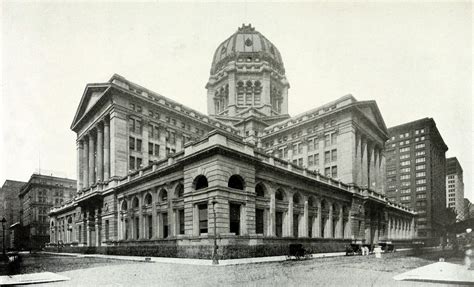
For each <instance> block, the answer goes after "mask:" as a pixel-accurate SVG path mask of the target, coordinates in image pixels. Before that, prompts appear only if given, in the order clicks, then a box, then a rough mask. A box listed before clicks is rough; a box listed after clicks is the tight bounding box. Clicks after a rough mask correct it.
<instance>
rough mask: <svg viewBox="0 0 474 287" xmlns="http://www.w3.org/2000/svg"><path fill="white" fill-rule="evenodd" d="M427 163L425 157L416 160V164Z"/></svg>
mask: <svg viewBox="0 0 474 287" xmlns="http://www.w3.org/2000/svg"><path fill="white" fill-rule="evenodd" d="M425 161H426V158H425V157H420V158H417V159H415V163H420V162H425Z"/></svg>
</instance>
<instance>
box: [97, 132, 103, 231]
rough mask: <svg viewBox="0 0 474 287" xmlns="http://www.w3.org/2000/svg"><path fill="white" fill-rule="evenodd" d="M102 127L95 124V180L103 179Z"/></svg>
mask: <svg viewBox="0 0 474 287" xmlns="http://www.w3.org/2000/svg"><path fill="white" fill-rule="evenodd" d="M102 129H103V127H101V126H100V125H98V126H97V175H96V177H97V181H98V182H99V181H103V180H104V177H103V173H104V168H103V167H104V133H103V130H102ZM96 233H97V231H96Z"/></svg>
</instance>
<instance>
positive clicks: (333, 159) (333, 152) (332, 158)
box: [331, 149, 337, 161]
mask: <svg viewBox="0 0 474 287" xmlns="http://www.w3.org/2000/svg"><path fill="white" fill-rule="evenodd" d="M331 161H337V149H333V150H332V151H331Z"/></svg>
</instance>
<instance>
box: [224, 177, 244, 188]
mask: <svg viewBox="0 0 474 287" xmlns="http://www.w3.org/2000/svg"><path fill="white" fill-rule="evenodd" d="M227 186H228V187H230V188H235V189H240V190H244V179H243V178H242V177H241V176H240V175H237V174H234V175H232V176H231V177H230V178H229V182H228V183H227Z"/></svg>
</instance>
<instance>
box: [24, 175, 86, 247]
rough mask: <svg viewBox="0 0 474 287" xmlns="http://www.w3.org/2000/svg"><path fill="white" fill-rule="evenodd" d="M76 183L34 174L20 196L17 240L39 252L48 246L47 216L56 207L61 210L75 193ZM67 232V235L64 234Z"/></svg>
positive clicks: (70, 180)
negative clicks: (40, 248)
mask: <svg viewBox="0 0 474 287" xmlns="http://www.w3.org/2000/svg"><path fill="white" fill-rule="evenodd" d="M76 185H77V183H76V180H73V179H68V178H61V177H55V176H48V175H41V174H33V175H32V176H31V177H30V180H29V181H28V182H27V183H26V184H25V185H24V186H23V187H22V188H21V190H20V192H19V201H20V211H19V215H20V224H21V230H20V231H19V232H18V240H19V242H22V243H23V244H26V245H24V246H17V248H30V247H32V248H37V247H41V246H44V245H45V243H47V242H49V220H48V213H49V211H50V209H51V208H52V207H53V206H60V205H61V204H63V203H65V202H66V201H68V200H70V199H72V198H73V197H74V195H75V193H76ZM64 232H66V231H64Z"/></svg>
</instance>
